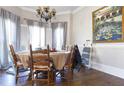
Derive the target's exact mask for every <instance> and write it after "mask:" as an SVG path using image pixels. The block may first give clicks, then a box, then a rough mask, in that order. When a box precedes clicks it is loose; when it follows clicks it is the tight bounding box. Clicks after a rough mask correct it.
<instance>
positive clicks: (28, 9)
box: [19, 6, 71, 15]
mask: <svg viewBox="0 0 124 93" xmlns="http://www.w3.org/2000/svg"><path fill="white" fill-rule="evenodd" d="M19 8H21V9H22V10H26V11H30V12H34V13H36V11H35V10H34V9H31V8H27V7H23V6H21V7H19ZM64 14H71V11H64V12H58V13H56V15H64Z"/></svg>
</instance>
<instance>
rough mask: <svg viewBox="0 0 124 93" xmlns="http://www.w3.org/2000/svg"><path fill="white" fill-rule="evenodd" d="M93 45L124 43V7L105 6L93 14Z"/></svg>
mask: <svg viewBox="0 0 124 93" xmlns="http://www.w3.org/2000/svg"><path fill="white" fill-rule="evenodd" d="M92 22H93V23H92V26H93V43H117V42H124V7H123V6H105V7H102V8H100V9H97V10H96V11H94V12H92Z"/></svg>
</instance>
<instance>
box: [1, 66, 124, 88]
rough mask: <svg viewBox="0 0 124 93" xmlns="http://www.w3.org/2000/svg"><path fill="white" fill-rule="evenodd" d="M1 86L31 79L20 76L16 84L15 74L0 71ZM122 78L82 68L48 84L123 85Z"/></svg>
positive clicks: (41, 83) (21, 84)
mask: <svg viewBox="0 0 124 93" xmlns="http://www.w3.org/2000/svg"><path fill="white" fill-rule="evenodd" d="M0 85H1V86H16V85H17V86H31V85H32V82H31V80H28V77H21V78H20V79H19V80H18V84H16V83H15V76H14V75H12V74H7V73H5V72H4V71H0ZM34 85H36V86H47V85H48V84H47V83H46V82H35V84H34ZM123 85H124V79H121V78H118V77H115V76H112V75H109V74H106V73H103V72H100V71H97V70H94V69H90V70H88V69H84V68H82V69H81V70H80V72H76V71H74V73H73V74H72V73H70V72H65V78H64V79H62V78H60V77H57V78H56V79H55V81H54V83H50V84H49V86H123Z"/></svg>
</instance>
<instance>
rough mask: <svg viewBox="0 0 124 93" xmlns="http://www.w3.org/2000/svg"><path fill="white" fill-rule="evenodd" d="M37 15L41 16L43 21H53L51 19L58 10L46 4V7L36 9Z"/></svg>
mask: <svg viewBox="0 0 124 93" xmlns="http://www.w3.org/2000/svg"><path fill="white" fill-rule="evenodd" d="M36 12H37V16H38V17H39V18H40V20H41V21H42V22H44V21H45V22H48V21H50V22H51V19H52V18H53V17H55V15H56V10H55V9H52V10H51V9H50V8H49V6H44V7H41V6H40V7H38V9H37V10H36Z"/></svg>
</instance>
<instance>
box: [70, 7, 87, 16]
mask: <svg viewBox="0 0 124 93" xmlns="http://www.w3.org/2000/svg"><path fill="white" fill-rule="evenodd" d="M84 7H85V6H80V7H78V8H76V9H75V10H74V11H73V12H72V14H75V13H77V12H78V11H80V10H81V9H83V8H84Z"/></svg>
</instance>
